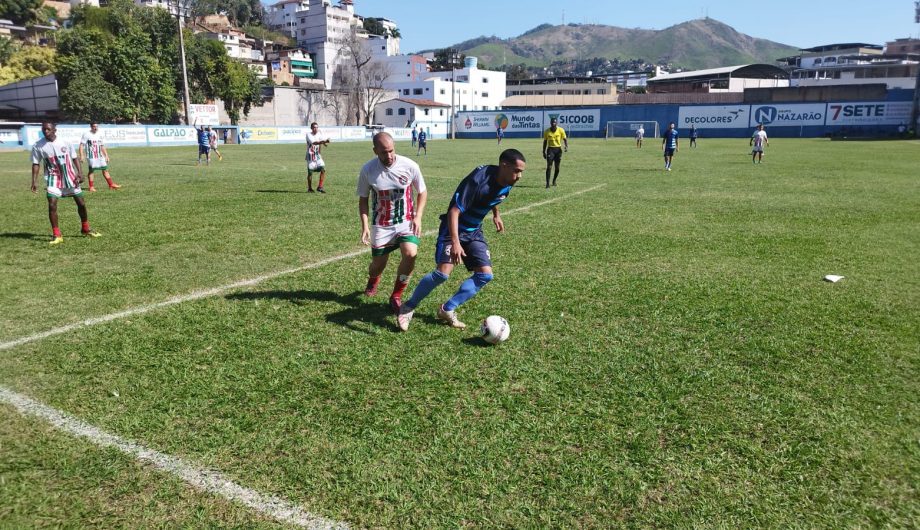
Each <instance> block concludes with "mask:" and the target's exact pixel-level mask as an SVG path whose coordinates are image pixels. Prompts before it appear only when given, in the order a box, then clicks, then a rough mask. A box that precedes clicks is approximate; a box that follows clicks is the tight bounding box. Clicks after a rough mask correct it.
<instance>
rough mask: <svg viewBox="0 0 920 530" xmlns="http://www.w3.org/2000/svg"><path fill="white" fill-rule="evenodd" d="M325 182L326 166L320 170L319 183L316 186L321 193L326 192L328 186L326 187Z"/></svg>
mask: <svg viewBox="0 0 920 530" xmlns="http://www.w3.org/2000/svg"><path fill="white" fill-rule="evenodd" d="M325 184H326V166H323V167H321V168H320V170H319V185H318V186H316V191H318V192H320V193H326V188H325V187H324V185H325Z"/></svg>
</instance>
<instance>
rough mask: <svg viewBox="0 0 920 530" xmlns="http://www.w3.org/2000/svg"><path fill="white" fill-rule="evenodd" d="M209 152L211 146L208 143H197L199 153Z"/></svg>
mask: <svg viewBox="0 0 920 530" xmlns="http://www.w3.org/2000/svg"><path fill="white" fill-rule="evenodd" d="M210 152H211V146H209V145H199V146H198V154H199V155H206V154H209V153H210Z"/></svg>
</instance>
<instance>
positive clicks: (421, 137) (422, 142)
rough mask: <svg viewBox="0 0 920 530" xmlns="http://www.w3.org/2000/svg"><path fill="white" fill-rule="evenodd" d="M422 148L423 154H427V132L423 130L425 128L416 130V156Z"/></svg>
mask: <svg viewBox="0 0 920 530" xmlns="http://www.w3.org/2000/svg"><path fill="white" fill-rule="evenodd" d="M422 149H424V150H425V156H428V133H426V132H425V129H422V130H420V131H419V132H418V151H416V153H415V156H418V155H419V153H421V152H422Z"/></svg>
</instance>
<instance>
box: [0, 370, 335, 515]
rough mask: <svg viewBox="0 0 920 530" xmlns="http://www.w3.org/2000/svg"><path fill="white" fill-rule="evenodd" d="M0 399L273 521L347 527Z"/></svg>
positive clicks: (3, 392) (1, 391) (63, 417)
mask: <svg viewBox="0 0 920 530" xmlns="http://www.w3.org/2000/svg"><path fill="white" fill-rule="evenodd" d="M0 402H3V403H7V404H9V405H11V406H12V407H13V408H15V409H17V410H18V411H19V412H20V414H22V415H24V416H35V417H38V418H41V419H43V420H45V421H47V422H48V423H50V424H51V425H53V426H54V427H56V428H57V429H60V430H62V431H64V432H66V433H69V434H72V435H74V436H78V437H81V438H86V439H88V440H89V441H90V442H92V443H94V444H96V445H98V446H99V447H112V448H115V449H118V450H119V451H121V452H122V453H125V454H127V455H129V456H133V457H134V458H136V459H137V460H140V461H142V462H146V463H148V464H151V465H153V467H155V468H157V469H159V470H162V471H166V472H167V473H170V474H172V475H175V476H177V477H179V478H181V479H182V480H184V481H185V482H186V483H188V484H189V485H191V486H192V487H193V488H195V489H197V490H199V491H202V492H206V493H210V494H215V495H219V496H221V497H223V498H225V499H227V500H230V501H233V502H236V503H239V504H242V505H245V506H248V507H249V508H251V509H253V510H255V511H256V512H258V513H260V514H262V515H265V516H267V517H271V518H272V519H275V520H276V521H280V522H284V523H288V524H293V525H297V526H302V527H304V528H316V529H320V528H343V529H344V528H348V525H347V524H346V523H342V522H339V521H333V520H331V519H326V518H324V517H321V516H318V515H314V514H312V513H310V512H308V511H306V510H304V509H303V508H301V507H300V506H298V505H296V504H293V503H291V502H289V501H286V500H284V499H282V498H280V497H275V496H272V495H265V494H262V493H259V492H258V491H254V490H251V489H249V488H244V487H243V486H240V485H239V484H237V483H235V482H233V481H232V480H230V479H229V478H227V477H226V476H224V475H223V474H221V473H219V472H217V471H213V470H209V469H203V468H200V467H198V466H196V465H194V464H192V463H191V462H188V461H185V460H183V459H181V458H176V457H174V456H169V455H166V454H163V453H160V452H158V451H154V450H153V449H149V448H147V447H144V446H143V445H140V444H138V443H136V442H132V441H130V440H125V439H123V438H119V437H118V436H115V435H114V434H111V433H107V432H105V431H103V430H102V429H99V428H97V427H93V426H92V425H89V424H88V423H85V422H83V421H80V420H78V419H77V418H74V417H73V416H70V415H68V414H66V413H64V412H61V411H59V410H57V409H55V408H52V407H49V406H47V405H43V404H42V403H39V402H37V401H35V400H33V399H30V398H28V397H26V396H23V395H21V394H17V393H16V392H13V391H11V390H8V389H7V388H5V387H3V386H0Z"/></svg>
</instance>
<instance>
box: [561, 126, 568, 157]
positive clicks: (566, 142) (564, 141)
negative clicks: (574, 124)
mask: <svg viewBox="0 0 920 530" xmlns="http://www.w3.org/2000/svg"><path fill="white" fill-rule="evenodd" d="M562 145H564V146H565V151H566V152H568V151H569V137H568V136H567V135H566V134H565V131H564V130H563V131H562Z"/></svg>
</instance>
